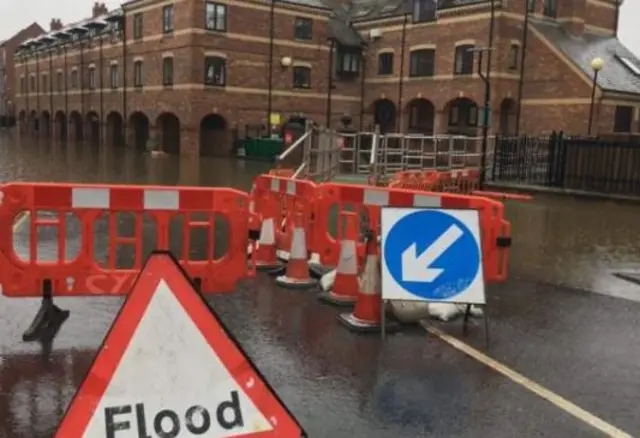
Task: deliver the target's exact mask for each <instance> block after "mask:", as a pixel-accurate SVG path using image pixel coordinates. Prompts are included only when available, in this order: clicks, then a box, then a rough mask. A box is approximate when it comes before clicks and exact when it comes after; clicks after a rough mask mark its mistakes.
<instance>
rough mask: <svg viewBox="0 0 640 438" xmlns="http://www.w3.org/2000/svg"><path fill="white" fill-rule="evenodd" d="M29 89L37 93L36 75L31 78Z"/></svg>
mask: <svg viewBox="0 0 640 438" xmlns="http://www.w3.org/2000/svg"><path fill="white" fill-rule="evenodd" d="M29 88H30V89H31V91H36V77H35V76H34V75H31V77H29Z"/></svg>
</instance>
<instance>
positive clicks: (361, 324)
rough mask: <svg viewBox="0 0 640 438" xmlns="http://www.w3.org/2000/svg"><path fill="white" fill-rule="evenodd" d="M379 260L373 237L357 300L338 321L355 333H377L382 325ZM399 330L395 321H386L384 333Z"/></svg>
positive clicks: (369, 241)
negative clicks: (351, 308) (350, 310)
mask: <svg viewBox="0 0 640 438" xmlns="http://www.w3.org/2000/svg"><path fill="white" fill-rule="evenodd" d="M379 280H380V258H379V253H378V242H377V239H375V238H373V236H372V237H371V238H370V239H369V240H368V241H367V255H366V259H365V263H364V272H363V275H362V282H361V283H360V290H359V291H358V298H357V300H356V305H355V307H354V309H353V312H352V313H343V314H341V315H340V316H339V317H338V320H339V321H340V322H341V323H342V324H344V325H345V326H346V327H347V328H348V329H350V330H352V331H355V332H372V331H378V330H380V328H381V325H382V315H381V312H382V295H381V294H380V285H379ZM397 328H399V325H398V323H397V321H387V322H386V324H385V331H394V330H396V329H397Z"/></svg>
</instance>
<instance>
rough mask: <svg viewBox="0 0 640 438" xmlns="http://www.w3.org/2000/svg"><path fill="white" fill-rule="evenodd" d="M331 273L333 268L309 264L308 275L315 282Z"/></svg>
mask: <svg viewBox="0 0 640 438" xmlns="http://www.w3.org/2000/svg"><path fill="white" fill-rule="evenodd" d="M331 271H333V268H325V267H324V266H322V265H320V264H316V263H309V274H311V276H312V277H313V278H315V279H316V280H320V279H321V278H322V277H324V276H325V275H326V274H328V273H329V272H331Z"/></svg>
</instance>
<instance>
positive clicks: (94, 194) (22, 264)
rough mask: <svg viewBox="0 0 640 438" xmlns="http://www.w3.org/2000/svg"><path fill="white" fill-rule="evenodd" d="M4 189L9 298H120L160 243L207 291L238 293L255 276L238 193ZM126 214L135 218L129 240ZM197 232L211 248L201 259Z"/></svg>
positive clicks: (1, 221)
mask: <svg viewBox="0 0 640 438" xmlns="http://www.w3.org/2000/svg"><path fill="white" fill-rule="evenodd" d="M2 195H3V198H2V200H3V202H2V207H1V208H0V235H1V236H3V238H2V239H1V240H0V278H1V279H2V284H3V286H4V288H3V294H4V295H7V296H12V297H27V296H31V297H36V296H42V295H43V294H46V295H51V294H52V295H53V296H77V295H123V294H126V293H127V292H128V291H129V289H130V287H131V284H132V282H133V281H134V279H135V277H136V275H137V274H138V271H139V270H140V268H141V267H142V264H143V263H144V258H145V255H146V253H148V252H150V251H152V250H154V249H159V250H171V251H172V252H173V253H174V254H176V257H177V258H179V259H180V262H181V264H182V266H183V267H184V268H185V270H186V271H187V272H188V274H189V275H190V276H191V278H193V279H194V281H195V282H196V284H199V285H200V287H201V288H202V290H203V291H205V292H232V291H233V290H234V289H235V287H236V283H237V281H238V280H239V279H241V278H245V277H247V276H251V275H253V272H254V269H253V268H252V267H248V266H247V259H246V248H247V244H248V241H249V236H248V234H249V233H248V223H249V220H248V219H249V218H250V217H251V214H250V212H249V196H248V195H247V194H246V193H243V192H240V191H238V190H234V189H228V188H200V187H161V186H144V187H142V186H125V185H89V184H38V183H11V184H7V185H5V186H3V188H2ZM25 214H27V215H28V218H27V219H25V220H22V219H21V220H20V222H19V223H20V225H19V226H15V228H17V230H14V222H15V220H16V218H18V217H24V216H23V215H25ZM125 217H128V218H129V219H131V223H132V226H131V230H130V233H129V234H128V235H127V236H124V235H123V234H122V230H121V228H122V225H123V221H124V218H125ZM27 225H28V228H29V231H28V234H29V237H30V241H29V244H28V251H24V252H26V253H27V254H20V255H19V254H17V253H16V250H15V248H14V245H13V240H14V234H15V233H16V232H18V233H19V232H20V228H23V227H26V226H27ZM201 231H205V232H206V236H202V235H200V234H199V232H201ZM202 234H205V233H202ZM56 235H57V236H56ZM51 236H55V237H51ZM41 237H43V239H42V240H44V242H39V240H41V239H40V238H41ZM48 237H49V238H48ZM195 238H197V240H198V241H199V242H202V241H204V242H205V247H206V254H203V255H202V257H200V258H199V259H198V260H194V257H193V255H192V253H191V250H190V243H191V241H192V240H195ZM218 238H224V239H226V241H218ZM76 248H77V249H78V252H77V255H75V254H70V252H71V251H72V250H75V249H76ZM125 248H127V249H130V251H127V257H122V256H121V254H122V251H119V250H120V249H125ZM21 252H22V251H21ZM41 252H47V253H49V254H42V253H41ZM119 258H120V259H121V260H118V259H119ZM131 258H132V259H133V260H132V263H128V262H129V261H130V259H131ZM123 259H127V260H126V262H125V263H126V265H127V267H126V268H123V267H121V265H122V264H123Z"/></svg>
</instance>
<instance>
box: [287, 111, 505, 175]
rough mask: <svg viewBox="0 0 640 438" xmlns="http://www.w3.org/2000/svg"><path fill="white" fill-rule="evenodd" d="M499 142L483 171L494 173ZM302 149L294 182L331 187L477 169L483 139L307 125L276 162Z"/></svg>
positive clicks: (491, 142)
mask: <svg viewBox="0 0 640 438" xmlns="http://www.w3.org/2000/svg"><path fill="white" fill-rule="evenodd" d="M494 145H495V138H494V137H489V141H488V148H487V155H486V157H485V171H487V172H488V171H490V170H491V169H492V167H493V151H494ZM300 149H302V161H301V163H300V164H299V165H298V164H296V166H297V168H296V170H295V171H294V173H293V178H310V179H314V180H317V181H328V180H331V179H333V178H334V177H335V176H337V175H338V174H340V175H363V176H365V175H366V176H368V177H369V181H370V182H371V183H373V184H377V183H379V182H382V181H383V180H384V179H386V178H388V177H390V176H391V175H393V174H395V173H397V172H402V171H407V170H450V169H461V168H479V167H480V165H481V161H482V159H481V158H482V137H466V136H462V135H422V134H400V133H387V134H381V133H380V130H379V129H378V127H377V126H376V129H375V130H374V131H373V132H367V131H359V132H337V131H333V130H330V129H326V128H321V127H314V126H312V125H310V124H308V125H307V129H306V132H305V133H304V134H303V135H302V136H301V137H300V138H298V139H297V140H296V141H295V142H294V143H293V144H292V145H291V146H289V147H288V148H287V149H286V150H285V151H284V152H282V153H281V154H280V155H279V156H278V157H277V158H276V168H277V169H280V168H281V166H282V164H283V162H284V160H285V159H286V158H287V157H290V156H291V154H292V153H293V152H294V151H296V150H300Z"/></svg>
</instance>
